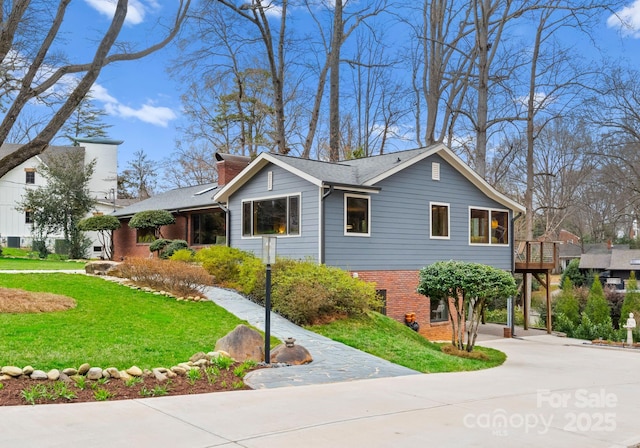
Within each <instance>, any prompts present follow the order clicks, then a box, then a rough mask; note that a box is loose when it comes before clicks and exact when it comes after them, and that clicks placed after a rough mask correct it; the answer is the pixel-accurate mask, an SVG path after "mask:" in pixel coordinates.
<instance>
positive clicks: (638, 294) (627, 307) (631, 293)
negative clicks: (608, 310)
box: [620, 271, 640, 325]
mask: <svg viewBox="0 0 640 448" xmlns="http://www.w3.org/2000/svg"><path fill="white" fill-rule="evenodd" d="M629 313H633V314H634V316H635V319H636V321H638V322H640V291H638V283H637V281H636V273H635V271H631V275H630V276H629V280H628V281H627V293H626V294H625V296H624V302H623V303H622V309H621V310H620V323H621V325H624V323H625V322H626V319H627V318H628V317H629Z"/></svg>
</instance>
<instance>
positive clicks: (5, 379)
mask: <svg viewBox="0 0 640 448" xmlns="http://www.w3.org/2000/svg"><path fill="white" fill-rule="evenodd" d="M11 378H13V377H12V376H9V375H0V381H7V380H10V379H11Z"/></svg>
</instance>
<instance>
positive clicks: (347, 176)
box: [214, 143, 525, 212]
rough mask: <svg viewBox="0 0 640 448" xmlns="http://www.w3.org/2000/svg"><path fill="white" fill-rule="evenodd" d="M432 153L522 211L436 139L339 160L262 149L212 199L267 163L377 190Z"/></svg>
mask: <svg viewBox="0 0 640 448" xmlns="http://www.w3.org/2000/svg"><path fill="white" fill-rule="evenodd" d="M434 154H437V155H439V156H440V157H442V158H443V159H444V160H445V161H447V162H448V163H449V164H450V165H451V166H453V167H454V168H455V169H456V170H457V171H459V172H460V173H461V174H462V175H463V176H465V178H467V179H468V180H469V181H470V182H471V183H473V184H474V185H475V186H476V187H478V188H479V189H480V190H482V191H483V192H484V193H485V194H486V195H487V196H488V197H490V198H492V199H494V200H495V201H497V202H499V203H501V204H503V205H504V206H506V207H508V208H509V209H511V210H514V211H518V212H524V211H525V209H524V207H523V206H522V205H520V204H518V203H517V202H515V201H513V200H512V199H510V198H508V197H507V196H505V195H504V194H502V193H500V192H499V191H497V190H496V189H495V188H493V187H492V186H491V185H489V184H488V183H487V182H486V181H485V180H484V179H482V178H481V177H480V176H479V175H478V174H477V173H475V172H474V171H473V170H472V169H471V168H469V166H467V165H466V164H465V163H464V162H463V161H462V160H461V159H460V158H459V157H458V156H456V155H455V154H454V153H453V151H451V150H450V149H449V148H447V147H446V146H445V145H443V144H440V143H439V144H435V145H431V146H427V147H423V148H417V149H412V150H407V151H399V152H394V153H389V154H383V155H379V156H372V157H365V158H362V159H354V160H345V161H341V162H323V161H318V160H309V159H301V158H298V157H291V156H285V155H281V154H271V153H262V154H260V155H259V156H258V157H257V158H256V159H255V160H254V161H253V162H251V164H249V166H248V167H247V168H245V169H244V170H243V171H242V172H241V173H240V174H239V175H238V176H236V177H235V178H234V179H233V180H232V181H231V182H229V183H228V184H226V185H225V186H224V187H222V188H221V189H220V190H219V191H218V192H217V193H216V194H215V196H214V200H215V201H217V202H227V201H228V200H229V196H231V195H232V194H233V193H234V192H235V191H237V190H238V189H239V188H240V187H241V186H242V185H244V184H245V183H246V182H247V181H248V180H249V179H251V178H252V177H253V176H254V175H255V174H256V173H257V172H259V171H260V170H261V169H262V168H264V167H265V166H266V165H267V164H269V163H272V164H274V165H276V166H279V167H281V168H282V169H284V170H286V171H289V172H291V173H292V174H295V175H297V176H299V177H301V178H303V179H306V180H307V181H309V182H311V183H312V184H314V185H317V186H318V187H334V188H337V189H344V190H351V191H365V192H377V191H379V189H380V188H379V187H378V186H377V184H378V183H379V182H380V181H382V180H384V179H386V178H387V177H389V176H392V175H393V174H396V173H398V172H399V171H402V170H403V169H405V168H408V167H410V166H412V165H413V164H415V163H418V162H420V161H421V160H424V159H425V158H427V157H429V156H431V155H434Z"/></svg>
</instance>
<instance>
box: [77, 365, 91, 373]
mask: <svg viewBox="0 0 640 448" xmlns="http://www.w3.org/2000/svg"><path fill="white" fill-rule="evenodd" d="M90 368H91V366H90V365H89V363H86V362H85V363H84V364H82V365H81V366H80V367H78V375H86V374H87V372H88V371H89V369H90Z"/></svg>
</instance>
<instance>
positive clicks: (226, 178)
mask: <svg viewBox="0 0 640 448" xmlns="http://www.w3.org/2000/svg"><path fill="white" fill-rule="evenodd" d="M216 161H217V162H216V166H217V168H218V186H219V187H222V186H224V185H226V184H228V183H229V182H231V180H233V178H234V177H236V176H237V175H238V174H240V172H241V171H242V170H243V169H245V168H246V167H247V165H249V163H251V158H250V157H245V156H236V155H233V154H221V153H219V152H217V153H216Z"/></svg>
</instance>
